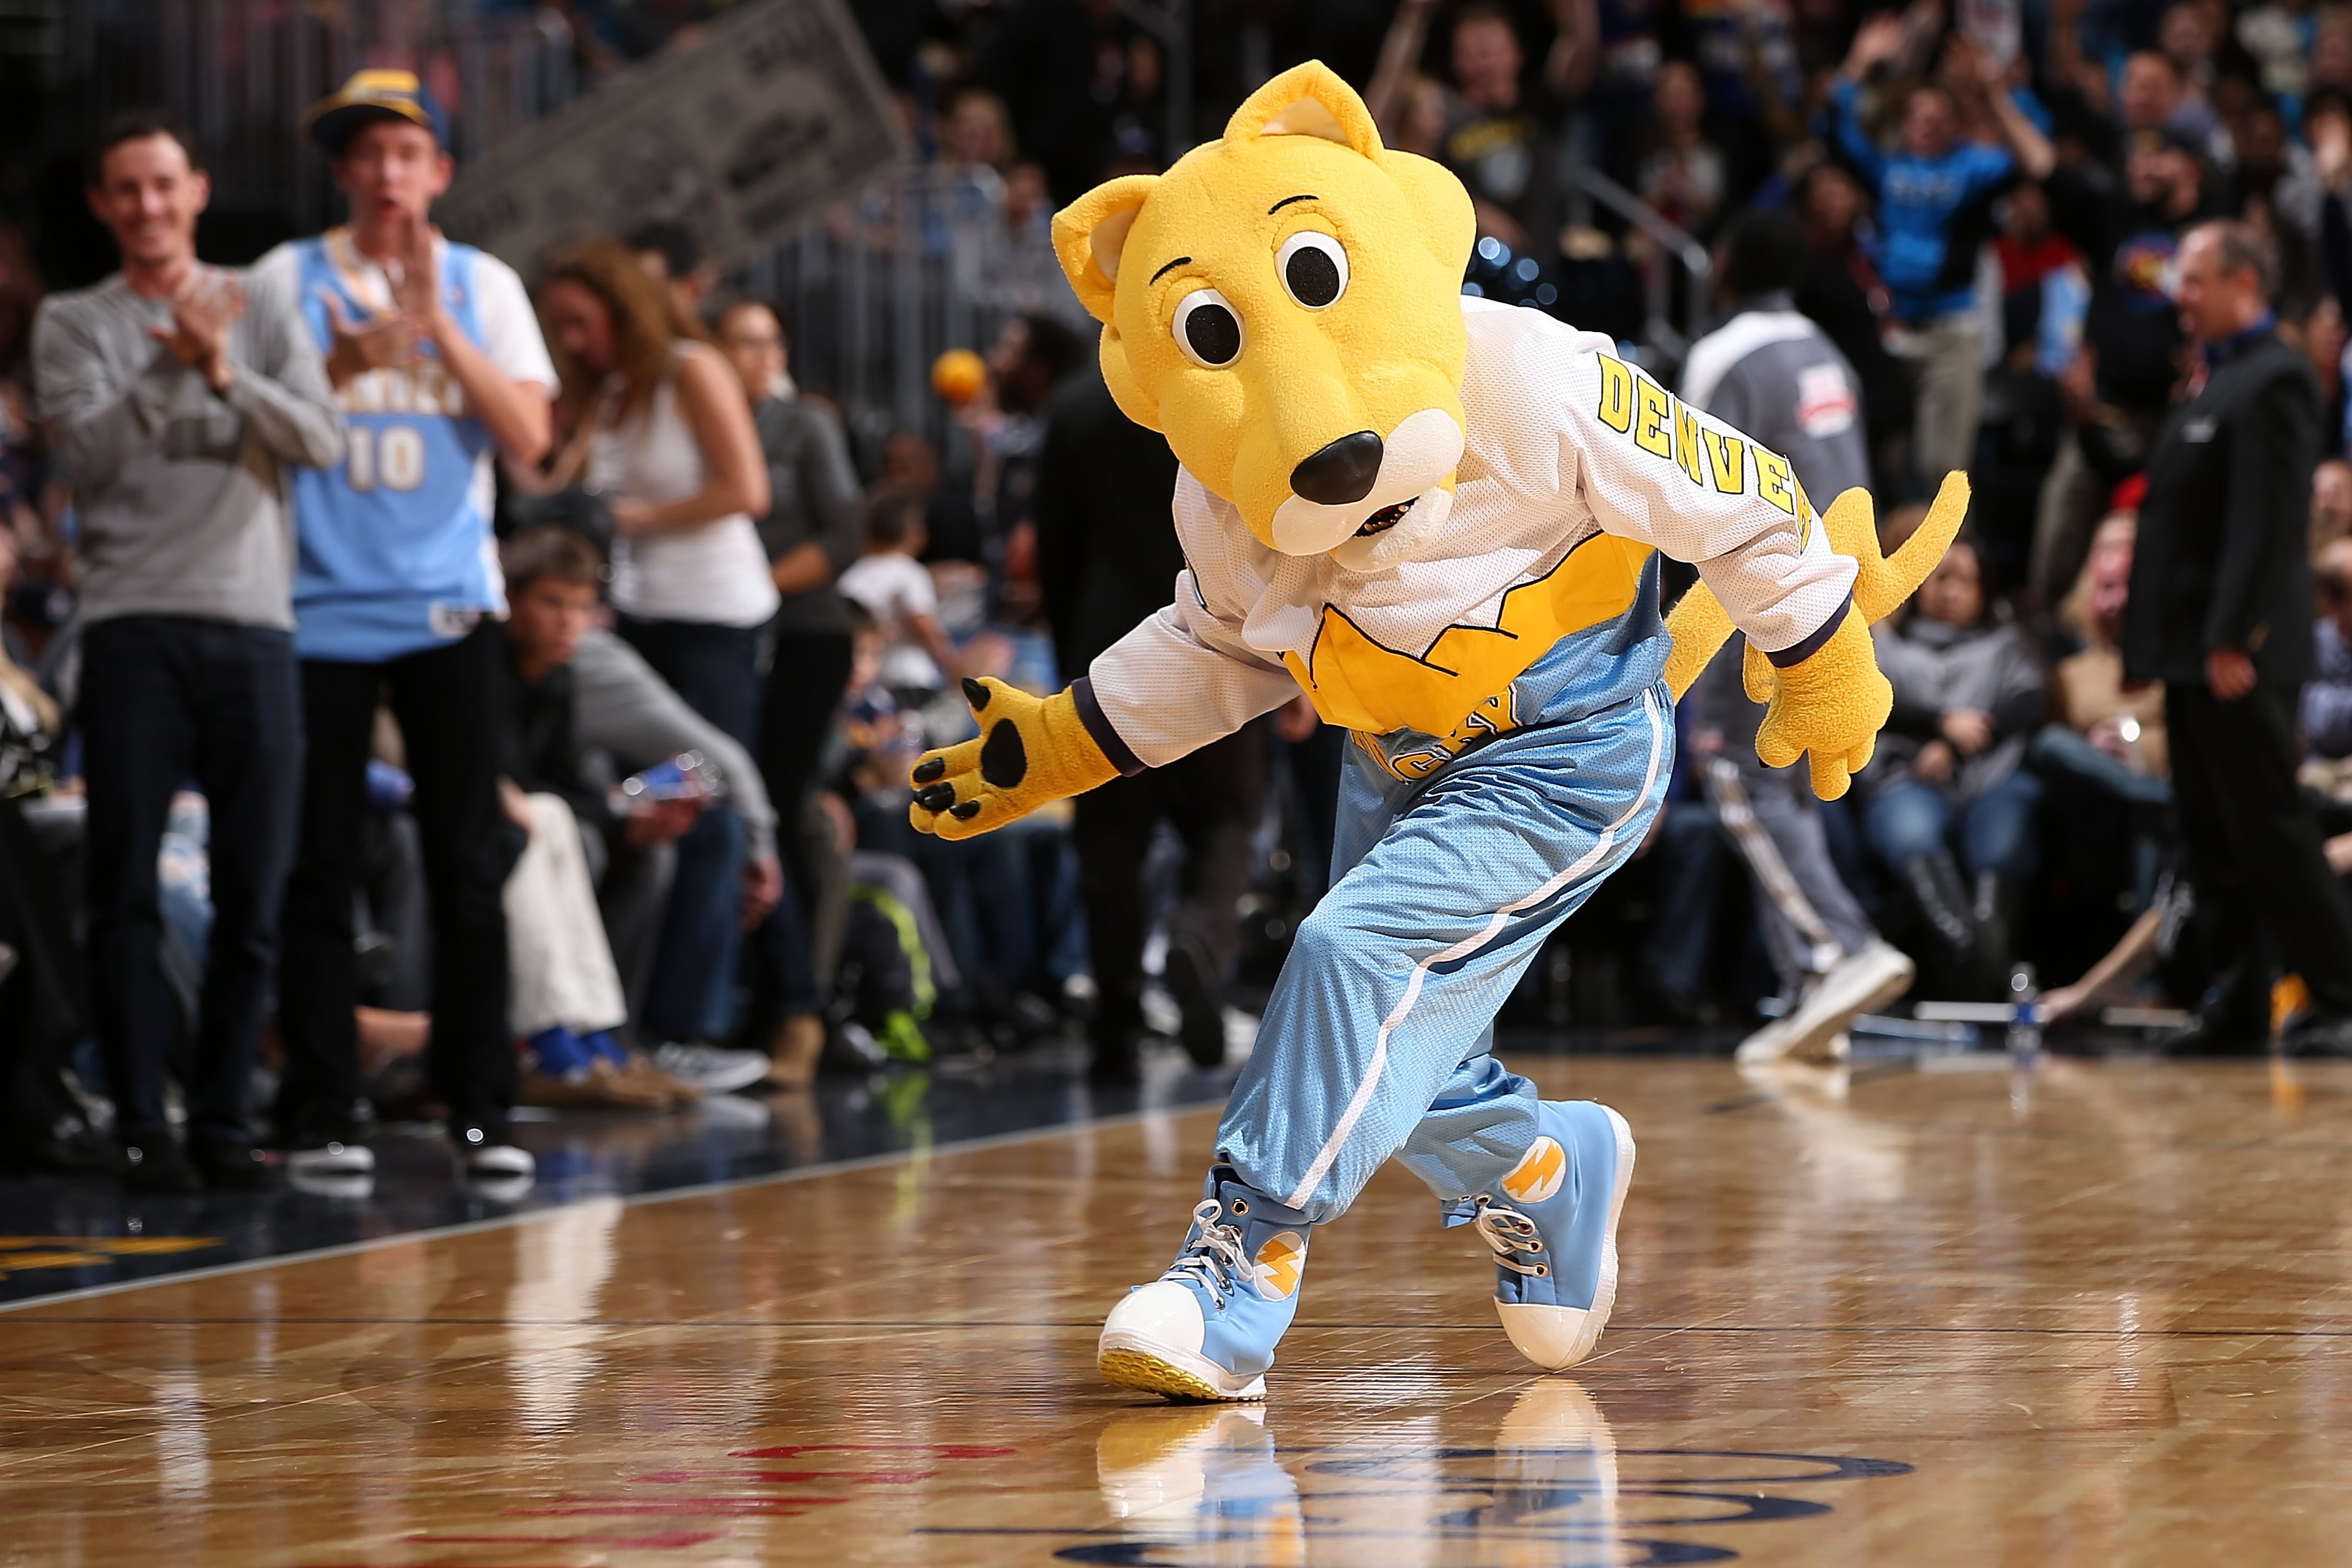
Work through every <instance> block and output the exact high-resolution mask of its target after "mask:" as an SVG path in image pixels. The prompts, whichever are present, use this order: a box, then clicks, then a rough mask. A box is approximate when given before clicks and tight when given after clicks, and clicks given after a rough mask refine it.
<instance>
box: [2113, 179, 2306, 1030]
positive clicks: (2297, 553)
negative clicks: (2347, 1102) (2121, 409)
mask: <svg viewBox="0 0 2352 1568" xmlns="http://www.w3.org/2000/svg"><path fill="white" fill-rule="evenodd" d="M2271 265H2272V263H2271V260H2270V257H2269V253H2268V251H2267V250H2266V249H2265V247H2263V243H2262V241H2261V240H2260V239H2259V237H2256V235H2255V234H2254V232H2253V231H2252V229H2250V228H2248V227H2247V226H2245V225H2243V224H2240V223H2209V224H2205V225H2202V226H2199V227H2197V228H2195V229H2192V230H2190V231H2189V235H2188V236H2187V237H2186V238H2184V239H2183V240H2182V242H2181V247H2180V251H2179V307H2180V320H2181V325H2182V327H2183V328H2184V329H2185V330H2186V331H2187V332H2188V334H2189V338H2190V340H2191V341H2192V342H2195V343H2196V345H2197V347H2198V349H2199V352H2200V353H2201V354H2202V355H2203V364H2202V366H2201V367H2200V370H2199V372H2198V374H2197V378H2196V380H2195V381H2193V382H2192V389H2193V392H2194V395H2193V396H2191V397H2189V400H2188V401H2186V402H2185V403H2182V404H2180V405H2179V406H2178V407H2176V408H2174V409H2173V411H2172V413H2171V414H2170V416H2168V417H2167V419H2166V420H2165V422H2164V425H2163V426H2162V428H2161V430H2160V431H2159V433H2158V437H2157V441H2156V447H2155V449H2154V450H2153V452H2152V453H2151V454H2150V456H2149V460H2148V471H2147V478H2148V487H2147V501H2146V503H2145V505H2144V506H2143V508H2142V510H2141V512H2140V522H2139V542H2138V548H2137V553H2136V554H2135V556H2134V559H2133V562H2132V581H2131V602H2130V608H2129V610H2128V612H2127V613H2126V619H2125V626H2124V663H2125V669H2126V675H2127V677H2128V678H2129V679H2133V680H2135V681H2139V682H2146V681H2150V680H2161V681H2163V682H2164V683H2165V693H2164V706H2165V721H2166V722H2167V724H2168V726H2169V727H2170V730H2171V749H2172V767H2173V788H2174V790H2175V791H2176V792H2177V798H2178V800H2179V811H2180V831H2181V837H2182V839H2183V841H2184V843H2185V846H2186V847H2187V850H2188V858H2189V876H2190V878H2191V879H2192V880H2193V882H2194V885H2195V887H2196V889H2197V896H2198V898H2199V900H2200V902H2202V903H2203V904H2205V905H2206V906H2207V908H2208V909H2209V910H2210V911H2211V912H2212V913H2213V914H2214V915H2215V916H2217V917H2218V918H2217V919H2216V920H2214V921H2213V922H2212V923H2213V926H2214V929H2215V931H2216V933H2217V934H2218V935H2219V936H2221V938H2222V939H2223V941H2224V942H2225V944H2226V945H2228V946H2230V947H2234V948H2235V949H2236V950H2237V951H2236V952H2234V953H2231V954H2229V955H2228V956H2229V957H2231V958H2232V959H2234V963H2233V966H2232V968H2231V971H2230V973H2228V975H2227V977H2226V980H2225V983H2224V985H2223V989H2222V994H2221V1000H2220V1001H2219V1002H2218V1003H2217V1004H2215V1005H2211V1006H2209V1007H2208V1008H2207V1010H2206V1013H2205V1016H2204V1019H2203V1022H2202V1023H2201V1025H2200V1026H2199V1028H2197V1029H2196V1030H2195V1031H2193V1032H2192V1033H2191V1034H2189V1036H2186V1037H2183V1038H2182V1039H2181V1040H2179V1042H2177V1043H2176V1046H2175V1049H2176V1050H2178V1051H2179V1052H2181V1053H2184V1054H2186V1053H2191V1052H2194V1053H2198V1054H2206V1053H2231V1054H2235V1053H2246V1052H2258V1051H2261V1050H2263V1049H2264V1048H2265V1045H2266V1042H2267V1039H2268V1037H2269V1024H2270V983H2271V978H2272V972H2273V968H2274V966H2275V965H2276V964H2277V963H2280V962H2282V961H2283V962H2284V964H2285V966H2286V967H2287V968H2288V969H2291V970H2293V971H2294V972H2296V973H2300V974H2301V975H2302V976H2303V979H2304V982H2305V984H2307V985H2309V986H2310V988H2311V993H2312V1000H2313V1004H2314V1009H2315V1016H2314V1017H2313V1019H2312V1021H2311V1022H2310V1023H2308V1024H2306V1025H2305V1026H2303V1027H2302V1028H2301V1029H2299V1030H2298V1031H2297V1032H2296V1034H2295V1036H2294V1037H2293V1038H2292V1039H2290V1041H2289V1042H2288V1043H2289V1045H2290V1046H2291V1047H2295V1048H2301V1049H2329V1050H2337V1051H2342V1050H2347V1049H2352V904H2347V901H2346V899H2345V896H2344V892H2343V889H2341V888H2340V887H2339V886H2338V885H2337V883H2336V879H2335V878H2334V877H2333V876H2331V875H2330V874H2329V872H2328V869H2327V863H2326V859H2325V858H2323V857H2322V855H2321V853H2320V840H2319V833H2318V829H2317V827H2316V826H2315V824H2314V822H2313V820H2312V817H2311V814H2310V811H2309V809H2308V808H2307V807H2306V806H2305V804H2304V801H2303V798H2302V796H2301V795H2300V794H2299V793H2298V792H2297V789H2296V786H2295V781H2294V770H2295V762H2296V759H2297V756H2298V754H2299V749H2298V747H2297V745H2296V740H2295V696H2296V692H2297V689H2299V688H2300V687H2301V686H2302V685H2303V683H2304V682H2305V680H2307V679H2310V677H2311V673H2312V661H2313V654H2312V633H2311V623H2312V589H2311V569H2310V565H2309V563H2308V562H2307V560H2306V559H2305V553H2304V526H2305V516H2306V514H2307V512H2308V510H2309V504H2310V495H2311V471H2312V468H2313V467H2314V466H2315V464H2316V462H2317V461H2318V458H2319V451H2320V445H2321V435H2320V423H2321V409H2322V407H2323V404H2322V401H2321V398H2320V395H2319V386H2318V383H2317V382H2316V381H2315V379H2314V378H2313V376H2312V374H2311V371H2310V370H2309V369H2308V368H2307V367H2306V366H2305V363H2304V360H2303V357H2302V355H2300V354H2299V353H2296V352H2295V351H2294V349H2293V348H2290V347H2289V346H2288V345H2287V344H2285V343H2284V342H2281V341H2280V339H2279V336H2278V333H2277V331H2275V330H2274V328H2275V322H2274V321H2273V317H2272V315H2271V311H2270V306H2269V296H2270V288H2269V285H2270V276H2269V274H2270V268H2271Z"/></svg>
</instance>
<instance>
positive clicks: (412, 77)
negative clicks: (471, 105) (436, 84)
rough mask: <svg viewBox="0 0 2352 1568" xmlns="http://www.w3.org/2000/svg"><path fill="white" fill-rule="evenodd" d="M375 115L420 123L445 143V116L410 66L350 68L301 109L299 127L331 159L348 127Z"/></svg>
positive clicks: (352, 128) (344, 139) (347, 134)
mask: <svg viewBox="0 0 2352 1568" xmlns="http://www.w3.org/2000/svg"><path fill="white" fill-rule="evenodd" d="M376 120H405V121H408V122H409V123H410V124H412V125H422V126H423V127H425V130H427V131H430V132H433V139H434V140H435V141H436V142H439V143H440V144H441V145H442V146H443V147H444V148H446V147H447V146H448V145H449V117H448V115H446V113H444V112H443V111H442V109H441V105H440V102H439V100H436V99H435V98H434V96H433V94H432V92H431V91H430V90H428V89H426V87H425V84H424V83H423V82H421V81H419V80H417V79H416V73H415V71H406V70H383V69H371V70H363V71H357V72H354V73H353V74H352V79H351V80H349V81H347V82H345V83H343V85H342V87H341V89H338V90H337V91H336V92H335V93H333V94H332V95H331V96H330V97H326V98H322V99H320V100H319V101H318V102H316V103H314V104H312V105H311V106H310V108H308V109H306V110H303V111H302V121H301V129H302V130H303V131H305V132H309V133H310V140H311V141H313V142H317V143H318V144H319V146H320V150H321V151H323V152H324V153H326V154H327V156H329V157H330V158H331V157H334V156H336V155H337V154H339V153H341V152H342V150H343V143H344V142H348V141H350V140H351V136H352V132H354V131H357V130H358V129H359V128H360V127H361V126H362V125H365V124H367V123H368V122H370V121H376Z"/></svg>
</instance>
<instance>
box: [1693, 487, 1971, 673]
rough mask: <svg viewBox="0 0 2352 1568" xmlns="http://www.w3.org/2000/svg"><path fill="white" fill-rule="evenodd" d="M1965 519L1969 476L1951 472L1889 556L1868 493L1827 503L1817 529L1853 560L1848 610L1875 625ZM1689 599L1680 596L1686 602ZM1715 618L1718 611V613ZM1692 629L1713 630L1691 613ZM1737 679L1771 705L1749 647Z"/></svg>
mask: <svg viewBox="0 0 2352 1568" xmlns="http://www.w3.org/2000/svg"><path fill="white" fill-rule="evenodd" d="M1968 515H1969V477H1968V475H1966V474H1964V473H1962V472H1961V471H1960V470H1958V468H1955V469H1953V470H1952V471H1951V472H1950V473H1948V474H1946V475H1945V476H1944V483H1943V486H1942V488H1941V489H1938V490H1937V492H1936V504H1935V505H1933V506H1931V507H1929V508H1928V509H1927V517H1926V518H1925V519H1924V520H1923V521H1921V522H1920V524H1919V526H1918V527H1917V528H1916V529H1914V530H1913V531H1912V532H1911V537H1910V538H1909V539H1907V540H1906V541H1904V542H1903V544H1902V546H1901V547H1900V548H1899V549H1897V550H1896V551H1895V553H1894V554H1892V555H1882V554H1880V553H1879V552H1878V524H1877V521H1876V519H1875V518H1874V516H1873V515H1872V512H1871V508H1870V493H1869V492H1868V491H1867V490H1864V489H1860V488H1859V487H1857V488H1855V489H1850V490H1848V491H1846V492H1845V494H1843V495H1842V496H1840V497H1838V499H1837V500H1835V501H1833V502H1832V503H1831V505H1830V510H1828V511H1826V512H1824V513H1822V529H1823V531H1826V532H1827V533H1828V534H1829V540H1830V548H1831V549H1832V550H1834V551H1836V552H1838V553H1839V554H1840V555H1847V556H1851V557H1853V563H1854V578H1853V607H1854V608H1855V609H1857V610H1859V611H1861V612H1862V618H1863V619H1864V620H1865V621H1867V622H1869V623H1870V624H1871V625H1872V626H1876V625H1877V624H1878V623H1879V622H1881V621H1883V620H1885V618H1886V617H1887V616H1891V615H1893V614H1894V613H1895V611H1896V610H1899V609H1901V608H1902V607H1903V604H1904V601H1906V600H1907V599H1908V598H1910V597H1911V595H1914V594H1916V593H1917V592H1918V591H1919V584H1922V583H1925V582H1926V581H1927V576H1928V574H1930V573H1932V572H1933V571H1935V570H1936V563H1937V562H1939V561H1941V560H1943V558H1944V552H1945V551H1946V550H1948V549H1949V548H1950V546H1951V542H1952V541H1953V539H1954V538H1955V537H1956V536H1958V533H1959V531H1960V524H1961V523H1962V522H1964V521H1967V519H1968ZM1690 596H1691V595H1688V594H1685V595H1683V597H1684V599H1685V601H1687V600H1688V599H1689V598H1690ZM1677 607H1678V608H1679V606H1677ZM1703 610H1704V606H1701V607H1700V611H1702V612H1703ZM1720 614H1721V611H1720V610H1719V609H1718V610H1717V615H1720ZM1691 624H1692V625H1693V626H1694V627H1696V628H1697V635H1699V636H1702V637H1704V636H1706V635H1708V633H1709V632H1710V631H1711V630H1712V626H1713V623H1712V621H1710V620H1708V619H1707V618H1706V616H1705V615H1704V614H1703V613H1699V612H1695V613H1694V615H1693V616H1692V621H1691ZM1726 625H1728V621H1727V622H1726ZM1726 635H1728V634H1726ZM1697 663H1698V664H1699V665H1700V666H1704V665H1705V664H1706V660H1705V659H1704V658H1701V659H1698V660H1697ZM1673 668H1674V665H1673V662H1672V661H1671V660H1669V661H1668V664H1667V669H1668V671H1669V672H1670V673H1671V671H1672V670H1673ZM1697 674H1698V671H1697V669H1696V668H1694V669H1693V670H1692V671H1691V675H1692V677H1693V678H1694V679H1695V678H1696V676H1697ZM1740 675H1741V678H1742V684H1744V685H1745V686H1746V687H1747V688H1748V698H1749V699H1750V700H1753V701H1757V702H1769V701H1771V700H1772V689H1773V688H1774V686H1775V685H1777V684H1778V682H1779V676H1778V674H1777V672H1776V671H1775V670H1774V669H1773V668H1772V666H1771V664H1770V662H1769V660H1767V659H1766V658H1765V657H1764V655H1763V653H1762V651H1761V650H1759V648H1757V647H1755V645H1753V644H1750V645H1749V646H1748V653H1747V657H1746V663H1745V664H1744V665H1743V666H1742V667H1741V670H1740ZM1680 689H1681V688H1679V687H1677V688H1676V690H1680Z"/></svg>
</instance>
